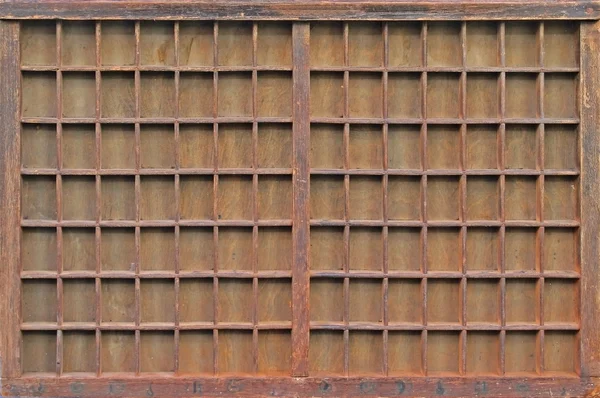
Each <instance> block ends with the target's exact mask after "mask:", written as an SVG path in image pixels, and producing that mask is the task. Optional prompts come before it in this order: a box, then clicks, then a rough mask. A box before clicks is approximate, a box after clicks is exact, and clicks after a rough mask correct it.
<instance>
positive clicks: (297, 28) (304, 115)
mask: <svg viewBox="0 0 600 398" xmlns="http://www.w3.org/2000/svg"><path fill="white" fill-rule="evenodd" d="M309 39H310V24H309V23H308V22H295V23H294V24H293V27H292V40H293V112H292V113H293V119H294V120H293V190H294V195H293V196H294V199H293V201H294V204H293V227H292V228H293V268H292V314H293V318H292V319H293V320H292V376H307V375H308V347H309V322H310V317H309V311H308V306H309V289H310V286H309V284H310V280H309V264H308V261H309V260H308V258H309V256H308V253H309V243H310V239H309V233H310V227H309V189H310V185H309V178H310V175H309V173H310V170H309V158H308V153H309V150H310V119H309V118H310V114H309V109H310V105H309V101H310V67H309V62H310V61H309V60H310V59H309V46H310V43H309Z"/></svg>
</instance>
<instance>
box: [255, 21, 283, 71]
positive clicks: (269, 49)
mask: <svg viewBox="0 0 600 398" xmlns="http://www.w3.org/2000/svg"><path fill="white" fill-rule="evenodd" d="M256 63H257V64H258V65H266V66H291V65H292V24H291V23H289V22H259V24H258V32H257V37H256Z"/></svg>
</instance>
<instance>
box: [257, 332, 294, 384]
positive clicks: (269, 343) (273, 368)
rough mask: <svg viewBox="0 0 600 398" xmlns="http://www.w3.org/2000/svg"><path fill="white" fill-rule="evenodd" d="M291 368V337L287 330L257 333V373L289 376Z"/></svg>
mask: <svg viewBox="0 0 600 398" xmlns="http://www.w3.org/2000/svg"><path fill="white" fill-rule="evenodd" d="M291 367H292V337H291V332H289V331H287V330H265V331H262V330H261V331H260V332H259V333H258V373H261V374H264V375H278V376H289V375H290V374H291Z"/></svg>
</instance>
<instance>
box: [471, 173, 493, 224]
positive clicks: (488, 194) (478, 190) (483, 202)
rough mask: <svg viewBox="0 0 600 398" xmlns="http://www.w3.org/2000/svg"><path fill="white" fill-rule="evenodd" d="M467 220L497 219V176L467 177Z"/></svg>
mask: <svg viewBox="0 0 600 398" xmlns="http://www.w3.org/2000/svg"><path fill="white" fill-rule="evenodd" d="M466 212H467V214H466V216H467V219H468V220H497V219H498V218H499V214H500V183H499V181H498V177H479V176H469V177H468V178H467V208H466Z"/></svg>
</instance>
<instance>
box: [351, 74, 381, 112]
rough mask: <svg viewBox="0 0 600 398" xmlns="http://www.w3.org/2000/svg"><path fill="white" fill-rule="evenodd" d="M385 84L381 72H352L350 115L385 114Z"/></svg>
mask: <svg viewBox="0 0 600 398" xmlns="http://www.w3.org/2000/svg"><path fill="white" fill-rule="evenodd" d="M382 94H383V85H382V75H381V74H380V73H363V72H360V73H350V78H349V82H348V111H349V116H350V117H370V118H380V117H382V116H383V100H382Z"/></svg>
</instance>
